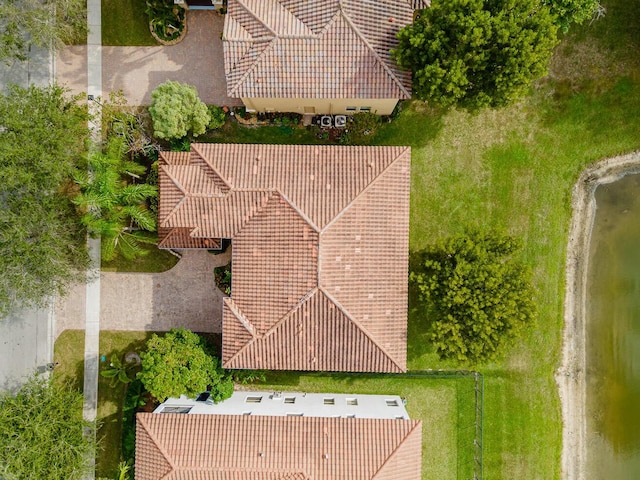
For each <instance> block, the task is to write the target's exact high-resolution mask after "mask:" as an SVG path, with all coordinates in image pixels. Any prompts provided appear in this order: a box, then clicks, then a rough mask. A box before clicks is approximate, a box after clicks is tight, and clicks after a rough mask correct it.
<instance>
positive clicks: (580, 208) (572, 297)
mask: <svg viewBox="0 0 640 480" xmlns="http://www.w3.org/2000/svg"><path fill="white" fill-rule="evenodd" d="M633 173H640V151H637V152H633V153H630V154H627V155H622V156H619V157H614V158H608V159H606V160H602V161H599V162H597V163H595V164H594V165H592V166H590V167H588V168H587V169H586V170H584V171H583V172H582V174H581V175H580V177H579V179H578V181H577V182H576V184H575V185H574V187H573V191H572V196H571V206H572V215H571V224H570V227H569V240H568V243H567V252H566V269H565V272H566V273H565V300H564V332H563V346H562V365H561V366H560V368H559V369H558V370H557V371H556V383H557V384H558V391H559V395H560V402H561V405H562V421H563V428H562V479H563V480H583V479H584V478H586V470H585V467H586V459H587V453H586V452H587V431H586V379H585V370H586V355H585V354H586V352H585V341H586V321H585V313H586V300H587V299H586V287H587V273H588V266H589V265H588V263H589V244H590V242H591V231H592V229H593V222H594V218H595V213H596V202H595V196H594V193H595V190H596V188H597V187H598V186H599V185H603V184H607V183H612V182H615V181H616V180H619V179H620V178H622V177H624V176H625V175H628V174H633Z"/></svg>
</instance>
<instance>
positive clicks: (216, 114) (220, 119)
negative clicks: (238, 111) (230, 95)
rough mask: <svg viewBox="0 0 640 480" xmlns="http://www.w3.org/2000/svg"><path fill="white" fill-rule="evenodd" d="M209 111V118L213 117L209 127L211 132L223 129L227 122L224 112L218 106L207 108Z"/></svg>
mask: <svg viewBox="0 0 640 480" xmlns="http://www.w3.org/2000/svg"><path fill="white" fill-rule="evenodd" d="M207 110H209V116H210V117H211V120H210V121H209V125H208V128H209V130H217V129H218V128H220V127H222V126H223V125H224V122H225V121H226V120H227V115H226V114H225V113H224V110H222V108H220V107H218V106H216V105H209V106H207Z"/></svg>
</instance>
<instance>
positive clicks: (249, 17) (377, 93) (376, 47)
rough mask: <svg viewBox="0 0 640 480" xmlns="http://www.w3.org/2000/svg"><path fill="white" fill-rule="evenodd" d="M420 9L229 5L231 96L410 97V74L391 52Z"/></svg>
mask: <svg viewBox="0 0 640 480" xmlns="http://www.w3.org/2000/svg"><path fill="white" fill-rule="evenodd" d="M415 3H416V2H415V1H410V0H375V1H374V0H341V1H338V0H306V1H304V2H301V1H299V0H229V2H228V13H227V16H226V20H225V26H224V32H223V48H224V58H225V72H226V76H227V90H228V94H229V96H231V97H249V98H256V97H262V98H274V97H275V98H370V99H372V98H398V99H403V98H410V97H411V75H410V73H409V72H407V71H403V70H401V69H400V68H399V67H397V65H396V64H395V61H394V60H393V59H392V58H391V53H390V51H391V49H393V48H395V47H396V46H397V44H398V41H397V39H396V33H397V32H398V31H399V30H400V28H402V27H403V26H405V25H409V24H410V23H411V22H412V21H413V12H414V8H415V6H416V5H414V4H415ZM420 3H422V2H420ZM420 6H422V5H420Z"/></svg>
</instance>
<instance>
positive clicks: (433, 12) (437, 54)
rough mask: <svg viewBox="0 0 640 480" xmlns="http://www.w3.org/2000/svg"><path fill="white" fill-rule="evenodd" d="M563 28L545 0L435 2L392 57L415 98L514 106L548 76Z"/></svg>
mask: <svg viewBox="0 0 640 480" xmlns="http://www.w3.org/2000/svg"><path fill="white" fill-rule="evenodd" d="M557 29H558V27H557V25H556V22H555V17H554V16H553V15H552V14H551V12H550V11H549V8H548V7H546V6H544V5H541V4H540V2H539V0H490V1H486V0H434V1H433V2H432V4H431V7H430V8H428V9H425V10H421V11H420V14H419V16H418V18H416V19H415V21H414V23H413V24H412V25H408V26H406V27H404V28H403V29H401V30H400V31H399V32H398V40H399V44H398V47H397V48H396V49H395V50H394V51H393V52H392V53H393V55H394V57H395V59H396V61H397V62H398V64H399V65H400V66H401V67H403V68H407V69H410V70H411V71H412V75H413V94H414V96H415V97H416V98H420V99H423V100H427V101H429V102H432V103H434V104H438V105H441V106H451V105H460V106H463V107H465V108H471V109H474V108H479V107H485V106H491V107H498V106H503V105H506V104H508V103H510V102H512V101H514V100H516V99H518V98H519V97H520V96H522V95H523V94H524V93H525V92H526V91H527V89H528V88H529V86H530V84H531V82H532V81H533V80H535V79H537V78H539V77H542V76H544V75H545V74H546V72H547V68H548V64H549V59H550V58H551V54H552V51H553V48H554V47H555V45H556V44H557Z"/></svg>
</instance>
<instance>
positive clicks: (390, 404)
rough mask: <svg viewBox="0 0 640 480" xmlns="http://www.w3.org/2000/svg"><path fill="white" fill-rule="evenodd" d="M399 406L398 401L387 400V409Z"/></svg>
mask: <svg viewBox="0 0 640 480" xmlns="http://www.w3.org/2000/svg"><path fill="white" fill-rule="evenodd" d="M397 406H398V401H397V400H387V407H397Z"/></svg>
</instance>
